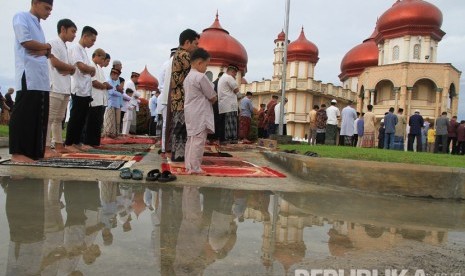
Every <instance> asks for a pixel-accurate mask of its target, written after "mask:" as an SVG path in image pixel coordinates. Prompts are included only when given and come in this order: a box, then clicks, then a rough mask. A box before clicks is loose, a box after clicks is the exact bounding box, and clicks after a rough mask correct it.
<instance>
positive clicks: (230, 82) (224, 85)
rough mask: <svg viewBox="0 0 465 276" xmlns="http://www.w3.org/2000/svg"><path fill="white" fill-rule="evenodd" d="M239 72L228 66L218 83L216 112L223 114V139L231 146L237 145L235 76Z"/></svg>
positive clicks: (236, 88) (232, 66) (235, 68)
mask: <svg viewBox="0 0 465 276" xmlns="http://www.w3.org/2000/svg"><path fill="white" fill-rule="evenodd" d="M238 71H239V68H237V67H236V66H235V65H230V66H228V69H227V70H226V74H223V76H221V78H220V80H219V81H218V110H219V114H224V139H225V141H226V142H228V143H231V144H237V141H238V139H237V130H238V129H237V111H238V109H239V108H238V105H237V93H239V86H238V84H237V81H236V75H237V72H238Z"/></svg>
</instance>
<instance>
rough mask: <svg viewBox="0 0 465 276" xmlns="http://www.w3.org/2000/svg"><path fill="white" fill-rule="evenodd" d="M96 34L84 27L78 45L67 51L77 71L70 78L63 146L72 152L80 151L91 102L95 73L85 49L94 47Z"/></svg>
mask: <svg viewBox="0 0 465 276" xmlns="http://www.w3.org/2000/svg"><path fill="white" fill-rule="evenodd" d="M97 34H98V33H97V31H96V30H95V29H94V28H92V27H89V26H85V27H84V28H83V29H82V34H81V39H80V40H79V43H77V44H74V45H72V46H71V47H70V51H69V59H70V63H71V64H72V65H75V66H76V67H77V69H78V70H76V73H74V75H73V76H72V77H71V99H72V102H73V104H72V106H71V110H70V115H69V121H68V127H67V129H66V140H65V145H66V147H67V149H69V150H70V151H74V152H76V151H79V150H80V149H81V136H82V132H83V130H84V124H85V123H86V117H87V113H88V112H89V106H90V102H91V101H92V97H91V94H92V77H93V76H95V72H96V71H95V67H93V66H92V64H91V62H90V60H89V57H88V56H87V52H86V48H90V47H92V46H94V44H95V41H96V40H97ZM83 149H85V147H84V148H83Z"/></svg>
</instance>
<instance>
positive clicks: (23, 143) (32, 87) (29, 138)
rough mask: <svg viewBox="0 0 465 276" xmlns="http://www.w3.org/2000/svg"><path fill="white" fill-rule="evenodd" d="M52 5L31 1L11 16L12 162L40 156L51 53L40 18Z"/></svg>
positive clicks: (47, 107)
mask: <svg viewBox="0 0 465 276" xmlns="http://www.w3.org/2000/svg"><path fill="white" fill-rule="evenodd" d="M52 8H53V0H32V2H31V9H30V10H29V12H19V13H17V14H16V15H15V16H14V17H13V30H14V33H15V64H16V68H15V78H16V90H17V92H16V103H15V108H14V110H13V113H12V114H11V119H10V130H9V133H10V137H9V138H10V139H9V140H10V154H11V155H12V157H11V160H12V161H15V162H33V161H34V160H37V159H40V158H43V157H44V152H45V142H46V135H47V123H48V113H49V92H50V79H49V71H48V62H47V58H50V57H51V56H52V54H51V48H52V46H50V44H48V43H45V35H44V32H43V30H42V28H41V27H40V20H41V19H42V20H46V19H47V18H48V17H49V16H50V13H51V12H52Z"/></svg>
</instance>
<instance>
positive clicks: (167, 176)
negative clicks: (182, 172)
mask: <svg viewBox="0 0 465 276" xmlns="http://www.w3.org/2000/svg"><path fill="white" fill-rule="evenodd" d="M174 180H176V176H175V175H174V174H172V173H171V172H170V171H163V172H162V173H161V175H160V177H159V178H158V181H160V182H170V181H174Z"/></svg>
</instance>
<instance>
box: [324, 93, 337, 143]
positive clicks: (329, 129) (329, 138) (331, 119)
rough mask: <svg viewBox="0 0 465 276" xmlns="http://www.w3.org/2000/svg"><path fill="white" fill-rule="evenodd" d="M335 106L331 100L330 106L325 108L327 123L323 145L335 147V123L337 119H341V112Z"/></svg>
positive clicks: (335, 102)
mask: <svg viewBox="0 0 465 276" xmlns="http://www.w3.org/2000/svg"><path fill="white" fill-rule="evenodd" d="M336 104H337V101H336V100H335V99H333V100H331V106H330V107H328V108H326V115H327V116H328V121H327V122H326V136H325V145H336V136H337V133H338V131H337V123H338V119H339V117H341V111H339V108H337V107H336Z"/></svg>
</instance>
